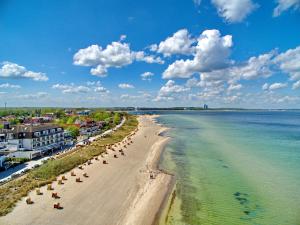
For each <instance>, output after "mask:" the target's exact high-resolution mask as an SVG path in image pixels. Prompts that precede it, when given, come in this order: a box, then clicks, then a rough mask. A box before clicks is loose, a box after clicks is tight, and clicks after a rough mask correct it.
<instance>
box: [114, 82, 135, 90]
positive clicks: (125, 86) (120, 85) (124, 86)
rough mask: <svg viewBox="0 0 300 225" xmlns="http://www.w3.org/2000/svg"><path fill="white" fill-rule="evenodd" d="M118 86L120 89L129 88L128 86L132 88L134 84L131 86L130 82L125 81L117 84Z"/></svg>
mask: <svg viewBox="0 0 300 225" xmlns="http://www.w3.org/2000/svg"><path fill="white" fill-rule="evenodd" d="M118 87H119V88H122V89H130V88H134V86H133V85H132V84H126V83H123V84H119V85H118Z"/></svg>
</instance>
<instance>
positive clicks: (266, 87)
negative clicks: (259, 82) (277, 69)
mask: <svg viewBox="0 0 300 225" xmlns="http://www.w3.org/2000/svg"><path fill="white" fill-rule="evenodd" d="M261 89H263V90H264V91H266V90H268V89H269V84H268V83H264V85H263V86H262V87H261Z"/></svg>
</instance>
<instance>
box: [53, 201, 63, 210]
mask: <svg viewBox="0 0 300 225" xmlns="http://www.w3.org/2000/svg"><path fill="white" fill-rule="evenodd" d="M53 208H54V209H63V207H62V206H61V205H60V203H59V202H57V203H54V204H53Z"/></svg>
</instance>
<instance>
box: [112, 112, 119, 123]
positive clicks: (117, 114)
mask: <svg viewBox="0 0 300 225" xmlns="http://www.w3.org/2000/svg"><path fill="white" fill-rule="evenodd" d="M120 122H121V116H120V114H119V113H115V115H114V118H113V123H114V124H115V125H117V124H119V123H120Z"/></svg>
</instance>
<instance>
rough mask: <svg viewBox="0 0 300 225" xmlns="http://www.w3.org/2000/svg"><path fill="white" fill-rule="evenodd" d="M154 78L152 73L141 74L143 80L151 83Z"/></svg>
mask: <svg viewBox="0 0 300 225" xmlns="http://www.w3.org/2000/svg"><path fill="white" fill-rule="evenodd" d="M153 76H154V74H153V73H151V72H145V73H142V74H141V78H142V80H148V81H151V79H152V77H153Z"/></svg>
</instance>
